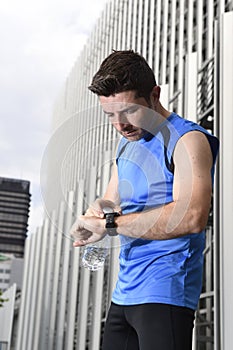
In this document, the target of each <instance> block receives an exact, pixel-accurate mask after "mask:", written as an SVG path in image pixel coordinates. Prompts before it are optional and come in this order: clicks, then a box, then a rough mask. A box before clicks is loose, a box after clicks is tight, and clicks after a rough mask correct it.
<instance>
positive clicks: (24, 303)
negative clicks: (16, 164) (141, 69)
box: [17, 0, 233, 350]
mask: <svg viewBox="0 0 233 350" xmlns="http://www.w3.org/2000/svg"><path fill="white" fill-rule="evenodd" d="M232 33H233V1H228V0H219V1H214V0H211V1H210V0H208V1H207V0H192V1H187V0H119V1H118V0H109V1H106V7H105V9H104V11H103V13H102V16H101V17H100V18H99V20H98V23H97V24H96V27H95V29H94V31H93V33H92V35H91V36H90V38H89V41H88V43H87V44H86V46H85V47H84V49H83V51H82V53H81V55H80V57H79V58H78V59H77V62H76V63H75V65H74V66H73V69H72V71H71V73H70V75H69V77H68V78H67V81H66V84H65V86H64V89H63V91H62V92H61V95H60V96H59V98H58V100H57V102H56V105H55V110H54V116H53V123H54V124H53V125H54V132H53V135H52V136H51V140H50V142H49V144H48V147H47V149H46V152H45V157H44V160H43V163H42V170H41V184H42V192H43V196H44V201H45V208H46V212H47V217H46V218H45V220H44V224H43V225H42V227H39V228H38V230H37V232H36V233H35V234H34V235H32V236H31V237H29V238H27V240H26V252H25V255H26V256H25V259H26V264H25V271H24V281H23V293H22V300H21V310H20V316H19V329H18V338H17V350H22V349H23V350H29V349H49V350H52V349H56V350H62V349H66V350H69V349H76V350H84V349H88V350H98V349H100V347H101V339H102V338H101V337H102V332H103V327H104V323H105V319H106V313H107V309H108V306H109V303H110V299H111V292H112V289H113V287H114V283H115V280H116V275H117V269H118V261H117V254H118V243H117V238H114V240H113V241H112V249H111V253H110V256H109V257H108V259H107V261H106V264H105V266H104V268H103V269H102V270H99V271H97V272H90V271H89V270H86V269H84V268H83V267H81V261H80V260H81V255H82V251H81V250H79V249H73V247H72V240H71V238H70V237H69V229H70V227H71V225H72V223H73V222H74V221H75V218H76V216H77V215H80V214H82V213H83V212H84V211H85V209H86V208H87V206H88V205H89V203H91V202H92V201H93V200H94V199H95V198H96V197H98V196H101V195H102V194H103V192H104V189H105V188H106V185H107V183H108V180H109V177H110V173H111V166H112V163H113V160H114V157H115V150H116V145H117V142H118V136H117V134H116V131H115V130H114V129H113V128H112V127H111V126H110V125H109V124H108V123H107V122H106V120H105V119H104V117H103V113H102V112H101V110H100V107H99V105H98V101H97V98H96V96H94V95H92V94H91V93H90V92H89V91H88V90H87V87H88V85H89V84H90V82H91V79H92V76H93V74H94V73H95V72H96V71H97V69H98V67H99V65H100V63H101V62H102V60H103V59H104V58H105V57H106V56H107V55H108V54H109V53H111V51H112V49H116V50H122V49H133V50H136V51H137V52H139V53H141V54H142V55H143V56H144V57H145V58H146V59H147V61H148V62H149V64H150V66H151V67H152V69H153V70H154V72H155V75H156V79H157V82H158V84H159V85H160V86H161V89H162V102H163V104H164V105H165V106H166V107H167V108H168V109H169V110H173V111H175V112H177V113H178V114H180V115H182V116H183V117H184V118H187V119H190V120H194V121H196V122H198V123H200V124H201V125H202V126H204V127H205V128H207V129H208V130H210V132H212V133H215V134H216V135H217V136H219V138H220V141H221V149H220V157H219V163H218V170H217V174H216V181H215V188H214V196H213V203H212V209H211V213H210V217H209V222H208V227H207V232H206V249H205V251H204V255H205V268H204V276H203V290H202V294H201V298H200V303H199V308H198V311H197V314H196V323H195V330H194V341H193V349H194V350H202V349H203V350H204V349H206V350H212V349H215V350H229V349H230V348H231V344H232V331H231V323H232V322H231V317H232V312H231V307H233V282H232V279H231V278H230V276H229V273H230V271H231V266H232V246H233V238H232V234H231V232H230V228H231V221H230V219H231V217H232V213H233V203H232V198H233V188H232V185H231V184H232V180H231V177H232V173H233V159H232V157H231V151H230V150H232V149H233V141H232V136H231V134H232V132H233V119H232V118H231V116H232V113H233V98H232V91H233V82H232V76H233V72H232V70H233V68H232V67H233V42H232V39H231V36H232Z"/></svg>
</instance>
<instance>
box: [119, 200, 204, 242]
mask: <svg viewBox="0 0 233 350" xmlns="http://www.w3.org/2000/svg"><path fill="white" fill-rule="evenodd" d="M208 211H209V210H203V209H201V208H200V209H198V208H191V207H188V208H184V207H183V204H182V203H177V202H171V203H169V204H166V205H164V206H163V207H160V208H157V209H152V210H147V211H143V212H139V213H132V214H126V215H122V216H120V217H117V218H116V224H117V233H119V234H122V235H125V236H129V237H135V238H144V239H149V240H156V239H158V240H163V239H171V238H176V237H181V236H183V235H186V234H189V233H198V232H201V231H202V230H203V229H204V228H205V226H206V222H207V219H208Z"/></svg>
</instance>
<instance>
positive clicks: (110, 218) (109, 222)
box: [104, 212, 119, 235]
mask: <svg viewBox="0 0 233 350" xmlns="http://www.w3.org/2000/svg"><path fill="white" fill-rule="evenodd" d="M104 216H105V219H106V225H105V227H106V228H107V229H108V230H109V229H114V228H115V227H116V224H115V216H119V213H116V212H113V213H106V214H105V215H104ZM115 231H116V230H115ZM115 234H116V232H115ZM115 234H114V235H115Z"/></svg>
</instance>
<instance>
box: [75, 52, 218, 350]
mask: <svg viewBox="0 0 233 350" xmlns="http://www.w3.org/2000/svg"><path fill="white" fill-rule="evenodd" d="M89 89H90V90H91V91H92V92H94V93H96V94H97V95H98V96H99V101H100V103H101V106H102V108H103V111H104V113H105V114H106V115H107V116H108V118H109V120H110V122H111V123H112V124H113V126H114V127H115V128H116V130H117V131H118V132H119V133H120V134H121V135H122V139H121V141H120V143H119V146H118V150H117V155H116V164H115V167H114V170H113V174H112V177H111V179H110V182H109V185H108V188H107V190H106V193H105V195H104V197H103V198H102V199H97V200H96V201H95V203H94V204H92V205H91V206H90V208H89V209H88V210H87V213H86V215H85V216H81V217H80V218H78V220H77V221H76V223H75V224H74V225H73V227H72V229H71V234H72V235H73V237H74V239H75V243H74V246H75V247H77V246H82V245H86V244H88V243H92V242H95V241H98V240H100V239H102V238H103V237H104V236H105V235H106V232H107V229H106V220H105V218H104V213H103V208H104V207H106V206H108V207H109V206H110V207H111V208H113V209H115V211H117V212H119V208H118V205H120V208H121V214H122V215H119V216H117V215H116V216H115V217H114V215H113V216H112V218H111V220H112V221H111V225H110V226H111V227H113V226H114V227H115V231H116V233H117V234H119V235H120V240H121V251H120V271H119V276H118V281H117V284H116V288H115V290H114V292H113V297H112V304H111V307H110V310H109V314H108V319H107V322H106V327H105V334H104V340H103V349H104V350H115V349H117V350H121V349H125V350H137V349H140V350H175V349H176V350H189V349H191V347H192V329H193V320H194V312H195V309H196V307H197V303H198V299H199V295H200V292H201V280H202V264H203V256H202V252H203V249H204V240H205V237H204V229H205V226H206V223H207V220H208V214H209V209H210V203H211V193H212V183H213V171H214V163H215V160H216V155H217V150H218V141H217V139H216V138H215V137H213V136H212V135H210V134H209V133H208V132H207V131H206V130H204V129H203V128H201V127H200V126H198V125H197V124H195V123H191V122H189V121H187V120H185V119H183V118H181V117H179V116H178V115H176V114H175V113H171V112H169V111H168V110H166V109H165V108H164V107H163V106H162V104H161V103H160V100H159V98H160V87H159V86H157V85H156V81H155V77H154V74H153V72H152V70H151V69H150V67H149V66H148V64H147V62H146V61H145V59H144V58H143V57H141V56H140V55H138V54H137V53H134V52H133V51H131V50H130V51H114V52H113V53H112V54H111V55H110V56H108V57H107V58H106V59H105V60H104V61H103V63H102V64H101V66H100V69H99V71H98V72H97V73H96V74H95V76H94V78H93V81H92V84H91V86H90V87H89Z"/></svg>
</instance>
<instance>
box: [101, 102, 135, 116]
mask: <svg viewBox="0 0 233 350" xmlns="http://www.w3.org/2000/svg"><path fill="white" fill-rule="evenodd" d="M131 108H137V105H135V104H134V103H133V104H132V106H128V107H125V108H122V109H121V110H119V111H118V112H119V113H122V112H123V113H124V112H127V111H128V110H129V109H131ZM103 112H104V114H113V113H114V112H108V111H105V110H104V109H103Z"/></svg>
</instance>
